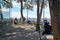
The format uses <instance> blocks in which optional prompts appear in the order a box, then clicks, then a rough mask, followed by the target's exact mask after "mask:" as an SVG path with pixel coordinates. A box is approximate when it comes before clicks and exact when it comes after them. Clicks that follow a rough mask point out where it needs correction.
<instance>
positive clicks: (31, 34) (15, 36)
mask: <svg viewBox="0 0 60 40" xmlns="http://www.w3.org/2000/svg"><path fill="white" fill-rule="evenodd" d="M3 39H4V40H39V35H38V33H37V32H36V31H33V30H25V29H24V28H15V29H13V30H10V31H8V32H7V33H6V34H5V35H4V37H3Z"/></svg>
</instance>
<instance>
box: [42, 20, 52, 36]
mask: <svg viewBox="0 0 60 40" xmlns="http://www.w3.org/2000/svg"><path fill="white" fill-rule="evenodd" d="M44 28H45V31H44V32H43V33H42V35H44V34H51V33H52V27H51V25H49V22H48V21H47V20H46V21H45V23H44Z"/></svg>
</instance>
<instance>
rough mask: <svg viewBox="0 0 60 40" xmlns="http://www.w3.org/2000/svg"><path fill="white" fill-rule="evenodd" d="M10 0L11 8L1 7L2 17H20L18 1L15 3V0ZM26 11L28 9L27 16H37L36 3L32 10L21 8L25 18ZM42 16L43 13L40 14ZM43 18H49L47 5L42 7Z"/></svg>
mask: <svg viewBox="0 0 60 40" xmlns="http://www.w3.org/2000/svg"><path fill="white" fill-rule="evenodd" d="M12 2H13V8H10V9H6V8H2V11H3V12H2V13H3V17H4V18H20V17H21V15H20V13H21V12H20V11H21V5H20V3H16V1H12ZM27 11H28V17H29V18H37V5H34V6H33V11H32V10H28V9H23V15H24V17H25V18H27ZM9 13H10V14H9ZM42 18H43V14H42ZM44 18H50V13H49V6H47V7H45V9H44Z"/></svg>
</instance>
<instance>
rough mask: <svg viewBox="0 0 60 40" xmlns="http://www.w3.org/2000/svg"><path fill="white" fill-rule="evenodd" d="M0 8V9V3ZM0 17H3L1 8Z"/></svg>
mask: <svg viewBox="0 0 60 40" xmlns="http://www.w3.org/2000/svg"><path fill="white" fill-rule="evenodd" d="M0 9H1V5H0ZM0 17H1V19H3V15H2V10H0Z"/></svg>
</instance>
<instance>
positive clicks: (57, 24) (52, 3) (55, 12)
mask: <svg viewBox="0 0 60 40" xmlns="http://www.w3.org/2000/svg"><path fill="white" fill-rule="evenodd" d="M49 7H50V14H51V23H52V29H53V34H54V40H60V21H59V20H60V0H49Z"/></svg>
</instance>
